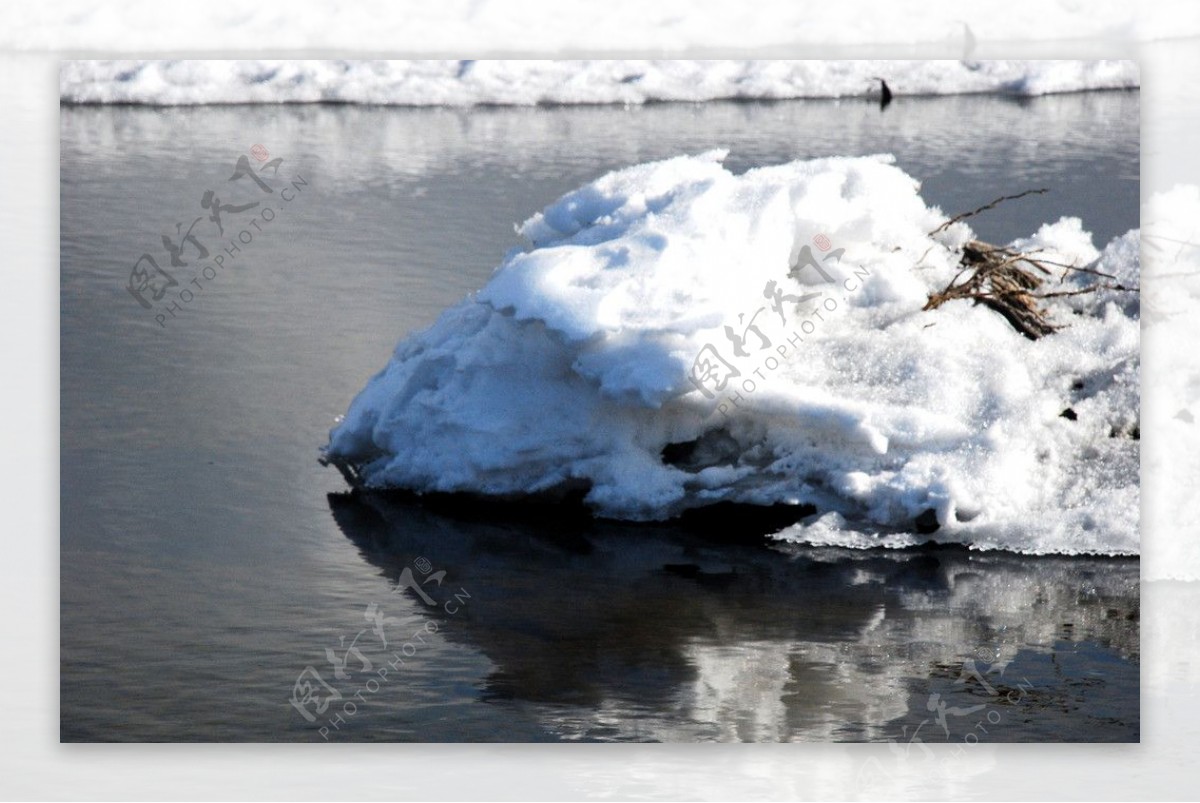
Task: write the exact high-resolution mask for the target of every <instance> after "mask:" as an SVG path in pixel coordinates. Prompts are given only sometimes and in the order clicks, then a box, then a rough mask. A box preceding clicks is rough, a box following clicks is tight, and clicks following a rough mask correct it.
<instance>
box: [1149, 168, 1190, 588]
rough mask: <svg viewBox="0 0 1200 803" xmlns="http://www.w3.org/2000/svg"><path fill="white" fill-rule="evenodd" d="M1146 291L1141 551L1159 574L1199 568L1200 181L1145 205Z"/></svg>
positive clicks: (1183, 574)
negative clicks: (1146, 531) (1146, 545)
mask: <svg viewBox="0 0 1200 803" xmlns="http://www.w3.org/2000/svg"><path fill="white" fill-rule="evenodd" d="M1143 247H1144V248H1145V253H1146V276H1147V279H1148V280H1149V281H1147V284H1146V286H1147V295H1146V299H1145V318H1144V336H1145V341H1144V344H1145V352H1146V366H1145V370H1146V375H1147V377H1151V376H1152V377H1153V378H1154V381H1153V382H1152V383H1151V382H1149V381H1148V382H1147V383H1146V387H1147V393H1146V399H1145V403H1144V410H1145V421H1146V426H1145V431H1146V441H1145V446H1144V450H1143V453H1142V466H1143V470H1144V471H1145V475H1146V478H1147V481H1146V502H1147V504H1146V514H1147V515H1146V526H1147V528H1152V529H1153V531H1154V532H1155V534H1156V536H1157V537H1156V538H1155V539H1154V542H1153V549H1149V550H1147V552H1146V554H1145V556H1144V558H1143V559H1144V561H1145V563H1144V571H1145V572H1146V574H1147V575H1149V576H1152V577H1155V578H1175V579H1185V580H1194V579H1195V578H1196V577H1197V575H1198V573H1200V543H1198V542H1197V538H1196V534H1197V533H1198V532H1200V504H1198V503H1197V495H1196V486H1197V482H1198V481H1200V368H1198V367H1197V360H1196V346H1197V344H1198V343H1200V317H1198V316H1197V314H1196V308H1197V303H1198V301H1200V187H1197V186H1196V185H1194V184H1192V185H1180V186H1177V187H1175V188H1174V189H1171V190H1169V191H1167V192H1161V193H1157V194H1155V195H1154V196H1152V197H1151V198H1150V200H1149V202H1148V204H1147V205H1146V208H1145V243H1144V246H1143Z"/></svg>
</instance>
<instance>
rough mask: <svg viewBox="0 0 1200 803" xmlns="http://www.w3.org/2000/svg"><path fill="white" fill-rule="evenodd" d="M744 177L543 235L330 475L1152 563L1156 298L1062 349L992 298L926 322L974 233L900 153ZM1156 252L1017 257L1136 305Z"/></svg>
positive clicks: (646, 175) (596, 211) (682, 173)
mask: <svg viewBox="0 0 1200 803" xmlns="http://www.w3.org/2000/svg"><path fill="white" fill-rule="evenodd" d="M724 155H725V154H724V152H711V153H706V154H703V155H700V156H687V157H679V158H675V159H670V160H666V161H661V162H655V163H651V164H643V165H637V166H633V167H629V168H626V169H623V170H619V171H615V172H613V173H609V174H608V175H605V176H603V177H601V178H599V179H597V180H596V181H594V182H592V183H591V184H588V185H587V186H585V187H582V188H580V189H578V190H576V191H574V192H571V193H569V194H567V195H565V196H564V197H562V198H561V199H559V200H558V201H557V202H556V203H554V204H552V205H550V206H549V207H547V208H546V209H545V210H543V211H542V212H541V213H540V214H537V215H535V216H534V217H532V218H531V219H529V220H528V221H526V222H525V223H524V224H523V225H522V226H521V228H520V231H521V233H522V234H523V235H524V236H525V237H526V238H527V239H528V240H529V241H530V243H531V245H532V247H531V248H529V249H528V250H525V251H519V250H518V251H514V252H512V253H510V254H508V255H507V257H506V258H505V259H504V261H503V262H502V263H501V265H500V266H499V267H498V268H497V269H496V271H495V273H494V274H493V276H492V278H491V280H490V281H489V282H488V284H487V285H486V286H485V287H484V288H483V289H482V290H480V291H479V292H478V293H477V294H475V295H474V296H473V297H470V298H467V299H466V300H464V301H462V302H461V303H460V304H458V305H457V306H454V307H452V308H451V309H449V310H447V311H446V312H444V313H443V314H442V315H441V317H440V318H439V319H438V320H437V322H436V323H434V325H433V326H431V327H430V328H429V329H427V330H425V331H423V332H420V333H417V334H414V335H412V336H410V337H408V338H406V339H405V340H404V341H403V342H401V343H400V345H399V346H398V347H397V349H396V352H395V354H394V355H393V357H392V360H391V362H390V363H389V364H388V365H387V367H385V368H384V369H383V371H381V372H380V373H379V374H377V375H376V376H375V377H373V378H372V379H371V380H370V381H369V382H368V383H367V386H366V387H365V388H364V389H363V390H362V391H361V392H360V393H359V395H358V396H357V398H355V399H354V401H353V402H352V404H351V405H350V409H349V411H348V412H347V413H346V415H345V417H344V419H343V420H342V421H341V423H340V424H339V425H338V426H337V427H336V428H335V429H334V430H333V431H332V433H331V435H330V442H329V445H328V447H327V449H326V457H327V458H328V459H329V460H331V461H332V462H334V463H336V464H338V465H340V466H342V467H343V468H346V469H348V470H350V471H351V472H352V473H353V474H354V475H355V476H356V477H357V479H358V480H359V481H360V482H361V483H362V484H364V485H365V486H367V487H374V488H405V489H410V490H415V491H418V492H432V491H438V492H471V493H478V494H484V495H497V496H510V495H517V496H520V495H524V494H530V493H538V492H553V491H556V490H563V489H571V488H575V489H584V490H586V496H585V497H584V500H585V503H586V504H587V505H588V506H589V507H590V508H591V509H592V510H593V511H594V512H595V513H596V514H597V515H601V516H605V517H613V518H620V519H630V520H648V519H665V518H670V517H673V516H675V515H678V514H679V513H681V512H682V511H684V510H686V509H689V508H695V507H702V506H705V505H709V504H713V503H716V502H722V501H724V502H737V503H748V504H757V505H770V504H795V505H812V506H815V508H816V510H817V511H818V513H817V514H816V515H814V516H811V517H809V518H808V519H805V520H804V521H802V522H800V523H798V524H797V525H795V526H793V527H791V528H789V529H787V530H785V531H784V532H782V533H780V534H779V535H778V536H777V537H779V538H784V539H788V540H794V541H801V542H812V543H825V544H828V543H835V544H841V545H845V546H864V547H865V546H904V545H908V544H914V543H921V542H924V541H927V540H933V541H938V542H944V543H962V544H967V545H970V546H972V547H976V548H984V549H1010V550H1014V551H1022V552H1058V553H1100V554H1136V553H1137V551H1138V540H1139V539H1138V505H1139V486H1138V442H1137V440H1136V437H1137V432H1138V408H1139V385H1138V366H1139V323H1138V316H1139V308H1138V304H1137V302H1136V294H1132V297H1133V301H1132V302H1131V301H1130V294H1114V293H1109V292H1098V293H1091V294H1086V295H1079V296H1072V297H1068V298H1067V299H1065V300H1064V301H1063V303H1061V304H1060V305H1059V306H1058V310H1057V312H1056V315H1057V316H1058V318H1057V319H1056V321H1055V322H1056V323H1057V324H1059V325H1060V326H1061V328H1060V329H1059V330H1058V331H1056V332H1054V333H1053V334H1051V335H1048V336H1045V337H1042V338H1041V339H1038V340H1030V339H1028V338H1025V337H1022V336H1021V335H1020V334H1019V333H1017V332H1016V331H1015V330H1014V329H1012V328H1011V327H1010V326H1009V324H1008V323H1007V322H1006V321H1005V320H1004V319H1003V318H1002V317H1001V316H1000V315H998V314H996V313H995V312H993V311H990V310H989V309H987V308H985V307H983V306H980V305H975V304H971V303H969V302H966V301H956V302H951V303H948V304H946V305H944V306H942V307H940V308H939V309H937V310H935V311H928V312H925V311H922V306H923V305H924V304H925V302H926V300H927V298H928V296H929V294H930V293H931V292H934V291H936V290H939V289H941V288H943V287H945V286H946V284H947V283H948V282H949V281H950V280H951V279H952V278H953V277H954V276H955V275H956V273H957V272H958V265H959V257H960V251H961V248H962V246H963V245H964V244H965V243H966V242H967V241H968V240H969V239H971V237H972V234H971V232H970V230H969V228H968V227H967V225H966V224H964V223H956V224H954V225H952V226H950V227H949V228H948V229H946V230H944V231H942V232H940V233H938V234H936V235H930V234H929V232H932V231H934V230H935V229H937V228H938V227H939V226H940V224H942V223H943V222H944V221H945V219H946V215H945V214H944V213H943V212H942V211H941V210H939V209H936V208H930V207H928V206H926V204H925V202H924V201H923V200H922V199H921V196H920V195H919V184H918V182H917V181H915V180H914V179H913V178H911V177H910V176H908V175H907V174H905V173H904V172H903V171H901V170H900V169H899V168H897V167H895V166H894V165H893V164H892V161H893V160H892V159H891V157H888V156H878V157H864V158H828V159H817V160H812V161H800V162H793V163H790V164H785V165H779V166H773V167H763V168H759V169H755V170H750V171H748V172H746V173H744V174H742V175H734V174H733V173H731V172H730V171H728V170H726V169H725V167H724V166H723V165H722V159H723V158H724ZM1137 238H1138V234H1137V232H1136V231H1135V232H1131V233H1129V234H1127V235H1125V236H1124V237H1122V238H1118V239H1117V240H1115V241H1114V242H1113V244H1112V245H1110V246H1109V247H1108V248H1107V249H1105V251H1104V252H1103V253H1099V252H1097V250H1096V249H1095V247H1094V246H1093V244H1092V242H1091V237H1090V235H1089V234H1088V233H1087V232H1086V231H1084V230H1083V227H1082V224H1081V222H1080V221H1079V220H1078V219H1074V218H1064V219H1062V220H1060V221H1058V222H1057V223H1053V224H1047V225H1045V226H1043V227H1042V228H1041V229H1040V230H1039V231H1038V232H1036V233H1035V234H1033V235H1032V237H1031V238H1029V239H1028V240H1026V241H1022V242H1021V243H1020V244H1019V245H1020V246H1021V247H1024V248H1027V249H1029V248H1040V249H1043V250H1042V252H1041V253H1040V254H1039V256H1042V257H1045V258H1046V259H1049V260H1053V261H1054V262H1055V263H1061V264H1063V265H1077V266H1085V265H1090V266H1091V268H1092V269H1093V270H1097V271H1102V272H1104V273H1107V274H1111V275H1113V276H1116V277H1118V280H1119V281H1121V282H1122V283H1124V284H1126V286H1131V285H1132V286H1136V284H1137V274H1138V248H1137ZM1101 280H1102V279H1101V278H1100V277H1099V276H1097V275H1096V274H1095V273H1071V275H1070V277H1069V278H1068V283H1069V284H1070V285H1071V286H1072V287H1077V286H1086V285H1087V284H1088V283H1089V282H1098V281H1101ZM1067 302H1070V303H1067ZM799 512H800V511H799V510H798V515H799Z"/></svg>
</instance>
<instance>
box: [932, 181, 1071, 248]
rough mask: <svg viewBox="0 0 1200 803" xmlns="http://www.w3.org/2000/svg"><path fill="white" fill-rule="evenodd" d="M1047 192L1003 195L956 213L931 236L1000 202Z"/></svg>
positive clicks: (1030, 191)
mask: <svg viewBox="0 0 1200 803" xmlns="http://www.w3.org/2000/svg"><path fill="white" fill-rule="evenodd" d="M1047 192H1049V190H1047V189H1040V190H1025V192H1019V193H1017V194H1016V195H1002V196H1000V197H999V198H997V199H996V200H994V201H992V202H991V203H989V204H984V205H983V206H981V207H979V208H978V209H973V210H971V211H970V212H963V213H961V214H958V215H955V216H954V217H952V218H950V219H949V220H947V221H946V222H945V223H943V224H942V225H940V226H938V227H937V228H936V229H934V230H933V231H931V232H929V236H931V237H932V236H933V235H935V234H937V233H938V232H941V231H945V230H946V229H948V228H950V227H951V226H953V225H954V224H955V223H958V222H960V221H963V220H966V219H967V218H969V217H975V215H978V214H979V213H980V212H986V211H988V210H989V209H994V208H995V207H997V206H999V205H1000V204H1002V203H1004V202H1005V201H1015V200H1017V199H1018V198H1024V197H1025V196H1026V195H1042V194H1044V193H1047Z"/></svg>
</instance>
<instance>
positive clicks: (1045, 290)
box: [923, 190, 1138, 340]
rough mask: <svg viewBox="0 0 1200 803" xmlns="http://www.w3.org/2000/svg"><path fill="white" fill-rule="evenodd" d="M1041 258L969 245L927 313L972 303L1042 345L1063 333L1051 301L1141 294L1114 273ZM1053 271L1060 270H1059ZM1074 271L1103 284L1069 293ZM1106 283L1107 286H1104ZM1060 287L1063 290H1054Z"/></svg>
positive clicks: (945, 225)
mask: <svg viewBox="0 0 1200 803" xmlns="http://www.w3.org/2000/svg"><path fill="white" fill-rule="evenodd" d="M1044 192H1046V190H1028V191H1026V192H1022V193H1019V194H1017V195H1006V196H1003V197H1001V198H997V199H996V200H995V201H992V202H991V203H989V204H986V205H984V206H981V207H980V208H978V209H975V210H973V211H971V212H965V213H963V214H961V215H955V216H954V217H952V218H950V219H949V220H947V221H946V222H945V223H943V224H942V225H941V226H939V227H938V228H936V229H934V230H933V231H932V232H930V234H931V235H932V234H937V233H938V232H941V231H944V230H945V229H947V228H949V227H950V226H951V225H953V224H954V223H957V222H959V221H960V220H964V219H966V218H968V217H971V216H973V215H977V214H979V213H980V212H984V211H987V210H988V209H991V208H993V207H995V206H996V205H998V204H1000V203H1001V202H1003V201H1010V200H1014V199H1017V198H1022V197H1024V196H1026V195H1033V194H1041V193H1044ZM1037 253H1038V252H1036V251H1035V252H1028V253H1027V252H1023V251H1017V250H1014V249H1011V248H1004V247H1002V246H998V245H992V244H990V243H985V242H983V241H982V240H970V241H969V242H967V243H966V245H964V246H963V248H962V255H961V257H960V261H959V265H960V270H959V272H958V273H957V274H955V276H954V278H953V279H951V280H950V283H949V284H948V285H946V286H945V287H944V288H942V289H941V290H939V291H938V292H936V293H932V294H930V296H929V299H928V301H926V303H925V306H924V308H923V309H925V310H934V309H937V308H938V307H940V306H942V305H943V304H946V303H948V302H950V301H956V300H963V299H971V300H973V301H974V302H975V303H977V304H983V305H984V306H986V307H987V308H988V309H991V310H993V311H995V312H997V313H999V314H1000V315H1001V316H1003V317H1004V319H1005V320H1006V321H1008V323H1009V324H1010V325H1011V326H1012V327H1013V328H1014V329H1016V330H1017V331H1018V332H1020V333H1021V334H1022V335H1024V336H1025V337H1027V338H1029V339H1030V340H1037V339H1038V338H1040V337H1043V336H1045V335H1048V334H1051V333H1053V332H1055V331H1057V330H1058V329H1059V328H1061V327H1059V326H1057V325H1055V324H1054V323H1052V322H1051V320H1050V316H1051V310H1050V308H1049V307H1048V306H1047V305H1046V301H1047V300H1049V299H1052V298H1058V297H1063V296H1073V295H1085V294H1088V293H1095V292H1097V291H1100V290H1120V291H1126V292H1134V293H1136V292H1138V288H1136V287H1125V286H1123V285H1121V284H1119V283H1117V281H1116V277H1115V276H1112V275H1111V274H1107V273H1103V272H1101V271H1098V270H1095V269H1094V268H1090V267H1077V266H1074V265H1064V264H1061V263H1057V262H1053V261H1051V260H1048V259H1043V258H1039V257H1037V256H1036V254H1037ZM1053 268H1057V269H1058V271H1057V272H1056V271H1055V270H1053ZM1072 272H1080V273H1090V274H1093V275H1095V276H1097V277H1099V278H1100V279H1101V281H1098V282H1096V283H1094V284H1091V285H1089V286H1087V287H1083V288H1076V289H1066V287H1067V286H1066V285H1065V284H1064V282H1065V279H1066V277H1067V276H1068V275H1070V274H1071V273H1072ZM1056 273H1057V275H1056ZM1104 279H1107V280H1108V281H1103V280H1104ZM1055 287H1057V288H1063V289H1053V288H1055Z"/></svg>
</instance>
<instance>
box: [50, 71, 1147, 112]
mask: <svg viewBox="0 0 1200 803" xmlns="http://www.w3.org/2000/svg"><path fill="white" fill-rule="evenodd" d="M876 76H881V77H883V78H884V79H886V80H887V82H888V85H889V87H890V88H891V90H892V92H893V93H895V94H897V95H954V94H970V93H1003V94H1011V95H1021V96H1029V95H1045V94H1051V93H1056V92H1077V91H1083V90H1093V89H1130V88H1135V87H1137V86H1138V84H1139V79H1138V69H1137V65H1136V64H1135V63H1134V62H1132V61H685V60H674V61H672V60H659V61H647V60H641V61H630V60H610V61H353V60H351V61H347V60H337V61H287V60H278V61H187V60H183V61H128V60H127V61H66V62H63V65H62V72H61V75H60V90H59V91H60V97H61V99H62V100H63V101H64V102H67V103H96V104H103V103H130V104H144V105H157V106H184V105H199V104H213V103H321V102H328V103H362V104H381V105H394V106H474V105H479V104H492V105H506V106H532V105H537V104H579V103H634V104H636V103H648V102H655V101H709V100H726V99H738V100H778V99H787V98H841V97H862V96H866V95H868V94H870V93H876V94H877V93H878V92H879V82H878V81H877V80H875V77H876Z"/></svg>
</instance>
